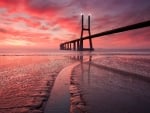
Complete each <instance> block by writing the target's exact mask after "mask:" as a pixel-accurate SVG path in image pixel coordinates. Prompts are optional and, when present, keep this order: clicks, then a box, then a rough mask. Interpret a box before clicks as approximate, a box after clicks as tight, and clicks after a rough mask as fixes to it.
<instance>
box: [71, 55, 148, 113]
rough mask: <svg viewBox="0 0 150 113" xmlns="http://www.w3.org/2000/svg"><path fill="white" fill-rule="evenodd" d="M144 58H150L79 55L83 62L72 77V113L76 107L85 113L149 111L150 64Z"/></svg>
mask: <svg viewBox="0 0 150 113" xmlns="http://www.w3.org/2000/svg"><path fill="white" fill-rule="evenodd" d="M78 58H79V59H78ZM137 59H138V60H137ZM144 59H145V60H146V61H150V59H149V57H145V56H136V57H134V56H107V57H101V58H98V59H94V58H92V56H82V57H81V56H79V57H77V60H79V61H80V65H79V66H77V67H75V69H74V71H73V73H72V77H71V86H72V87H73V88H72V91H71V105H72V109H71V110H72V112H71V113H74V111H75V109H76V110H77V111H80V112H82V113H85V112H86V113H91V112H93V113H100V112H102V113H107V112H109V113H120V112H121V113H127V112H129V113H130V112H131V113H132V112H134V113H141V112H144V113H149V112H150V108H149V104H150V96H149V95H150V91H149V89H150V81H149V80H150V78H149V77H148V73H149V71H150V70H149V66H150V64H149V63H148V62H145V60H144ZM143 60H144V62H143ZM142 69H143V71H138V70H142ZM137 72H138V73H137ZM73 89H74V90H76V91H73ZM87 108H88V109H87Z"/></svg>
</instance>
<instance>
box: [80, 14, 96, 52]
mask: <svg viewBox="0 0 150 113" xmlns="http://www.w3.org/2000/svg"><path fill="white" fill-rule="evenodd" d="M84 31H88V34H89V46H90V48H83V32H84ZM90 36H91V29H90V15H88V28H84V15H82V30H81V37H80V49H79V50H80V51H84V50H89V51H93V50H94V49H93V44H92V39H91V38H90Z"/></svg>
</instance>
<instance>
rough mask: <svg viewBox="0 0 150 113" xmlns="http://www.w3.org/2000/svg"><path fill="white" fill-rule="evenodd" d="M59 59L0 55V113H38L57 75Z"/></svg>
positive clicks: (62, 59) (60, 66)
mask: <svg viewBox="0 0 150 113" xmlns="http://www.w3.org/2000/svg"><path fill="white" fill-rule="evenodd" d="M72 62H73V61H71V60H70V59H68V58H65V57H59V56H0V113H42V112H43V111H44V107H45V104H46V101H47V99H48V97H49V95H50V92H51V89H52V86H53V84H54V81H55V78H56V77H57V75H58V73H59V72H60V71H61V70H62V69H63V68H64V67H66V66H68V65H69V64H71V63H72Z"/></svg>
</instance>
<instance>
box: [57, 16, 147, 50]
mask: <svg viewBox="0 0 150 113" xmlns="http://www.w3.org/2000/svg"><path fill="white" fill-rule="evenodd" d="M149 26H150V20H148V21H144V22H141V23H136V24H133V25H128V26H124V27H120V28H116V29H112V30H108V31H105V32H101V33H97V34H93V35H91V30H90V15H89V16H88V28H85V27H84V15H82V29H81V37H80V38H79V39H75V40H71V41H68V42H64V43H61V44H60V50H75V51H93V50H94V48H93V44H92V39H93V38H98V37H101V36H105V35H110V34H115V33H120V32H125V31H129V30H134V29H139V28H144V27H149ZM84 31H88V33H89V36H86V37H83V32H84ZM87 39H88V40H89V44H90V47H89V48H83V41H84V40H87Z"/></svg>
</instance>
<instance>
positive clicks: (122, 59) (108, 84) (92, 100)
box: [0, 53, 150, 113]
mask: <svg viewBox="0 0 150 113" xmlns="http://www.w3.org/2000/svg"><path fill="white" fill-rule="evenodd" d="M149 66H150V57H149V55H110V54H109V55H94V54H87V53H86V54H69V55H68V54H67V55H56V56H52V55H51V56H32V55H31V56H0V113H49V112H52V113H58V112H63V113H120V112H121V113H133V112H134V113H141V112H143V113H149V112H150V109H149V104H150V91H149V89H150V75H149V73H150V69H149Z"/></svg>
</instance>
